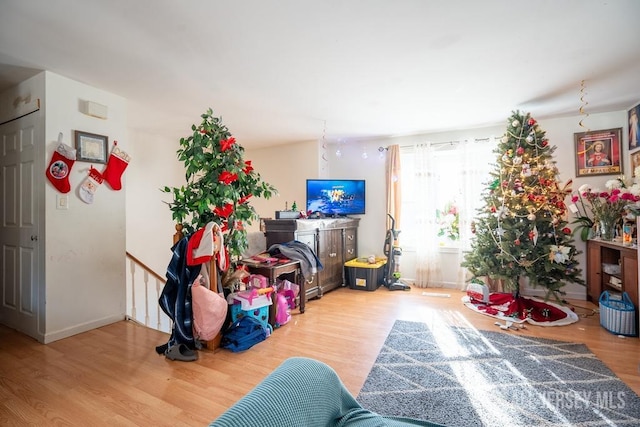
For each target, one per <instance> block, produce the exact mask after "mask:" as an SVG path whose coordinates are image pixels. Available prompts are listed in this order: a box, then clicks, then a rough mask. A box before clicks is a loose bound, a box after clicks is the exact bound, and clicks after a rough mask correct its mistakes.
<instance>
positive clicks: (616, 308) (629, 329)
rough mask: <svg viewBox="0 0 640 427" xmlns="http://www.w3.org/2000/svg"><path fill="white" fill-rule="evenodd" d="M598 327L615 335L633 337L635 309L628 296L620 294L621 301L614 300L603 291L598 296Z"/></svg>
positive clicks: (607, 292)
mask: <svg viewBox="0 0 640 427" xmlns="http://www.w3.org/2000/svg"><path fill="white" fill-rule="evenodd" d="M599 305H600V325H601V326H602V327H603V328H605V329H606V330H607V331H609V332H611V333H614V334H616V335H624V336H628V337H635V336H637V335H638V332H637V329H636V309H635V306H634V305H633V302H631V298H629V294H627V293H626V292H623V293H622V299H616V298H615V297H612V295H611V294H609V291H604V292H603V293H602V294H600V300H599Z"/></svg>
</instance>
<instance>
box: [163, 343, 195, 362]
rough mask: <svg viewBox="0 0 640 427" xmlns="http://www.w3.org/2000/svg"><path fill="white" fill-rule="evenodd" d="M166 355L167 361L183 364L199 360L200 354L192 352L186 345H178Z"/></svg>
mask: <svg viewBox="0 0 640 427" xmlns="http://www.w3.org/2000/svg"><path fill="white" fill-rule="evenodd" d="M164 355H165V356H166V357H167V359H170V360H181V361H183V362H193V361H194V360H198V352H197V351H195V350H191V349H190V348H189V347H187V346H186V345H184V344H176V345H173V346H171V347H169V348H168V349H167V351H166V352H165V353H164Z"/></svg>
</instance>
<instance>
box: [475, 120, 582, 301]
mask: <svg viewBox="0 0 640 427" xmlns="http://www.w3.org/2000/svg"><path fill="white" fill-rule="evenodd" d="M554 151H555V147H554V146H551V145H550V144H549V141H548V140H547V139H546V137H545V132H544V131H543V130H541V129H540V127H539V126H538V124H537V122H536V120H535V119H533V118H532V117H531V116H530V115H529V114H528V113H527V114H521V113H520V112H514V113H513V114H512V115H511V117H510V118H509V119H508V126H507V129H506V132H505V134H504V135H503V137H502V138H501V139H500V142H499V144H498V146H497V148H496V149H495V151H494V152H495V153H496V157H497V162H496V165H495V169H494V170H493V171H492V172H491V180H490V181H489V182H488V186H487V188H486V189H485V191H484V192H483V198H484V202H485V204H484V206H483V207H482V208H481V209H480V210H479V211H478V215H477V217H476V219H475V221H474V230H472V231H473V232H474V233H475V237H474V239H473V241H472V250H471V251H470V252H468V253H466V254H465V261H464V263H463V266H465V267H467V268H469V270H470V271H471V272H472V273H473V274H474V277H480V276H489V277H491V278H499V279H503V280H504V282H505V284H506V285H507V287H509V288H511V289H512V290H514V291H515V292H516V293H517V292H519V285H520V278H521V277H522V276H524V277H528V278H529V283H531V284H532V285H533V286H534V287H536V286H543V287H546V288H547V289H548V294H553V295H556V294H557V293H560V294H562V292H561V291H560V288H561V287H562V286H564V285H565V284H566V283H565V282H576V283H582V284H584V283H583V281H582V279H581V277H580V271H579V269H578V268H577V265H578V264H577V262H576V260H575V256H576V255H577V253H578V252H577V251H576V249H575V246H574V245H573V240H572V237H571V229H569V228H568V227H567V221H566V211H567V207H566V205H565V203H564V199H565V198H566V197H567V195H568V193H570V191H571V190H570V188H569V187H570V183H569V184H568V185H567V186H564V187H561V186H560V185H559V183H558V180H557V176H558V174H559V172H558V169H557V167H556V163H555V161H554V160H553V158H552V154H553V152H554ZM556 297H557V295H556Z"/></svg>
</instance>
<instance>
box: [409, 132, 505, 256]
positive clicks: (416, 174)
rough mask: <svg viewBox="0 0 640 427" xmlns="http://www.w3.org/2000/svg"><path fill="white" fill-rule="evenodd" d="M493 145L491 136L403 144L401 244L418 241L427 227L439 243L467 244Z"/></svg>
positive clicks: (414, 244)
mask: <svg viewBox="0 0 640 427" xmlns="http://www.w3.org/2000/svg"><path fill="white" fill-rule="evenodd" d="M494 148H495V143H493V139H485V140H476V141H471V142H469V141H460V142H449V143H440V144H423V145H418V146H411V147H402V148H401V150H400V162H401V170H402V177H401V184H402V233H401V235H400V237H401V241H402V246H403V247H405V248H407V249H410V248H416V247H418V246H419V245H420V241H419V240H420V239H421V237H420V236H424V235H425V233H423V231H424V230H421V228H423V227H430V228H431V230H430V231H429V233H428V235H429V236H430V238H432V239H436V241H437V246H438V247H440V248H460V247H466V241H468V239H469V234H470V233H468V232H466V230H467V229H469V230H470V224H471V221H472V219H473V217H474V216H475V213H476V210H477V209H478V207H480V206H481V203H482V197H481V194H482V191H483V189H484V188H485V186H486V183H487V181H488V179H489V172H490V171H491V170H492V165H493V164H494V163H495V159H496V157H495V156H496V154H495V153H493V149H494ZM464 227H466V228H464ZM465 234H466V237H465ZM422 239H424V237H422Z"/></svg>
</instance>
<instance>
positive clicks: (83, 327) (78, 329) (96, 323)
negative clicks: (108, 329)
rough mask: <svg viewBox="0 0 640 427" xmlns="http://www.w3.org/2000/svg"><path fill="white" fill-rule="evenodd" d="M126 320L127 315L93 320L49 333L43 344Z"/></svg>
mask: <svg viewBox="0 0 640 427" xmlns="http://www.w3.org/2000/svg"><path fill="white" fill-rule="evenodd" d="M122 320H125V315H124V314H123V315H116V316H108V317H103V318H102V319H97V320H92V321H91V322H86V323H81V324H79V325H74V326H71V327H68V328H65V329H61V330H59V331H55V332H47V333H46V334H45V335H44V339H43V341H42V342H43V343H44V344H49V343H52V342H54V341H58V340H61V339H63V338H68V337H71V336H73V335H77V334H81V333H83V332H87V331H90V330H92V329H96V328H100V327H102V326H106V325H110V324H112V323H116V322H120V321H122Z"/></svg>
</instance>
